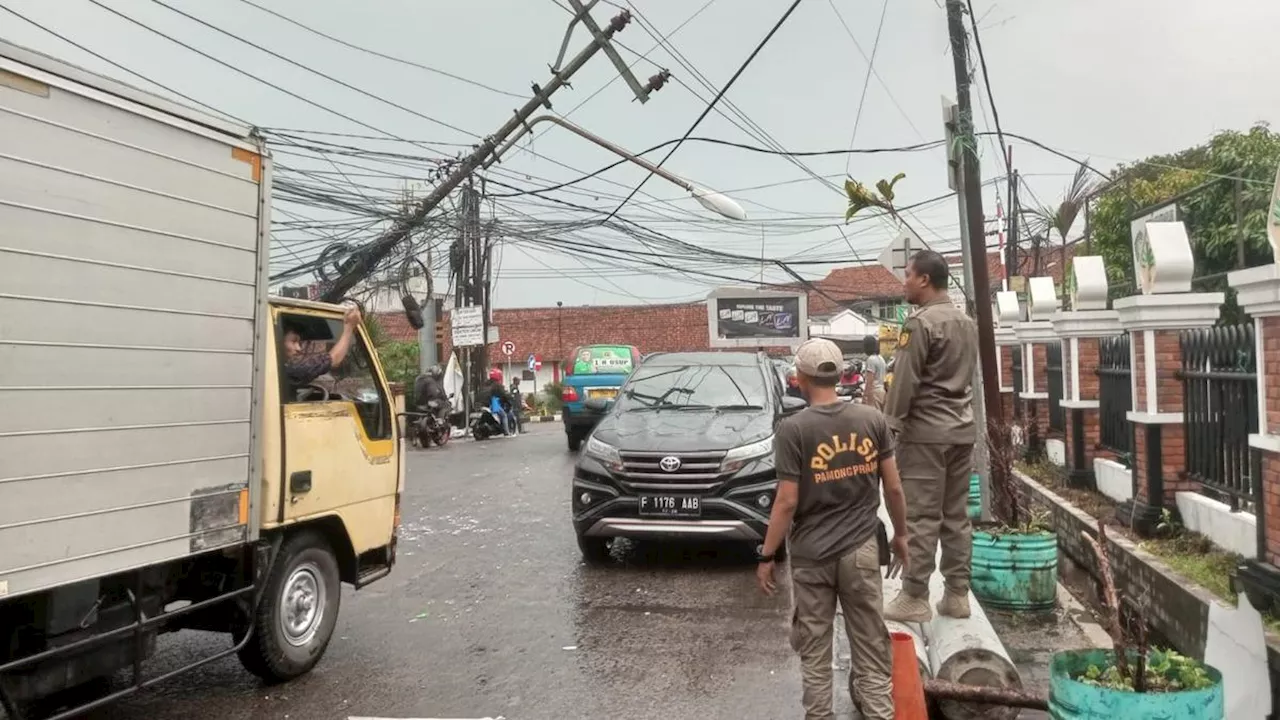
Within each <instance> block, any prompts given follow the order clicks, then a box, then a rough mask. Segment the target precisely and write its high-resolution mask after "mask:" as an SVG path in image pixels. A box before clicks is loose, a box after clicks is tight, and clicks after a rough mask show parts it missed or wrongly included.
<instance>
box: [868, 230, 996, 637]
mask: <svg viewBox="0 0 1280 720" xmlns="http://www.w3.org/2000/svg"><path fill="white" fill-rule="evenodd" d="M949 275H950V272H949V267H948V265H947V261H946V259H945V258H943V257H942V256H941V255H939V254H938V253H936V252H933V251H924V252H919V253H916V254H915V255H914V256H912V258H911V261H910V263H909V264H908V266H907V270H906V278H905V281H904V283H903V286H904V288H903V289H904V291H905V295H906V298H907V301H908V302H910V303H911V304H912V305H915V306H917V310H916V311H915V312H914V313H912V315H911V317H909V318H908V319H907V322H906V325H905V326H904V327H903V329H902V332H901V333H900V334H899V335H898V349H897V352H896V353H895V355H894V356H895V358H896V359H895V361H894V362H895V367H894V376H893V386H892V387H891V388H890V389H889V393H888V398H887V400H886V403H885V415H886V416H887V417H888V420H889V425H890V427H892V428H893V430H894V432H895V433H897V440H898V452H897V457H898V467H899V469H900V472H901V473H902V485H903V488H904V489H905V490H906V493H907V498H908V501H907V532H908V534H909V536H910V541H909V545H910V548H909V553H910V566H909V568H908V569H907V570H905V571H904V572H903V575H902V592H901V593H899V594H898V597H896V598H894V599H893V601H892V602H890V603H889V605H888V606H886V607H885V612H884V615H885V617H886V618H888V619H890V620H897V621H899V622H927V621H928V620H930V619H931V618H932V617H933V611H932V609H931V608H930V607H929V577H930V576H931V575H933V570H934V567H935V565H936V562H935V559H934V558H935V556H936V553H937V548H938V541H939V540H941V541H942V567H941V570H942V577H943V578H944V579H945V580H946V592H945V593H944V594H943V597H942V599H941V601H939V603H938V612H939V613H941V614H943V615H948V616H951V617H959V618H963V617H968V616H969V560H970V555H971V546H970V543H971V542H972V532H971V528H970V525H969V516H968V512H967V508H966V504H967V502H968V496H969V475H970V474H971V473H972V471H973V444H974V442H975V441H976V440H977V438H978V435H977V431H976V428H975V427H974V422H973V371H974V367H975V366H976V364H977V362H978V328H977V326H976V325H975V324H974V322H973V320H971V319H969V317H968V316H967V315H965V314H964V312H963V311H962V310H959V309H958V308H956V307H955V305H954V304H952V301H951V298H950V297H949V296H948V295H947V278H948V277H949ZM979 302H981V300H979Z"/></svg>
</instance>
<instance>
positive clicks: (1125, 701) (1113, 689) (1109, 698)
mask: <svg viewBox="0 0 1280 720" xmlns="http://www.w3.org/2000/svg"><path fill="white" fill-rule="evenodd" d="M1119 657H1120V656H1117V655H1116V653H1115V652H1114V651H1112V650H1096V649H1095V650H1071V651H1067V652H1060V653H1057V654H1055V655H1054V656H1053V659H1052V661H1051V662H1050V665H1049V711H1050V713H1052V715H1053V717H1054V718H1056V720H1103V719H1104V718H1105V719H1106V720H1118V719H1120V718H1123V719H1124V720H1166V719H1171V718H1178V720H1221V718H1222V717H1223V715H1224V709H1223V697H1224V696H1223V687H1222V673H1220V672H1218V670H1217V669H1215V668H1213V667H1210V666H1208V665H1205V664H1204V663H1202V662H1199V661H1197V660H1194V659H1192V658H1189V657H1187V656H1185V655H1180V654H1178V653H1176V652H1174V651H1172V650H1165V651H1161V650H1153V651H1151V652H1149V653H1147V655H1146V656H1145V657H1143V656H1141V655H1139V654H1138V653H1137V652H1133V651H1126V654H1125V656H1124V657H1126V658H1127V661H1126V662H1125V663H1119V662H1117V660H1118V659H1119ZM1139 677H1140V678H1141V680H1140V681H1139V682H1135V678H1139ZM1135 685H1136V687H1135Z"/></svg>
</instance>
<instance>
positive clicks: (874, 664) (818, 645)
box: [791, 535, 893, 720]
mask: <svg viewBox="0 0 1280 720" xmlns="http://www.w3.org/2000/svg"><path fill="white" fill-rule="evenodd" d="M881 585H882V580H881V579H880V551H879V546H878V545H877V544H876V538H875V536H874V535H873V536H872V537H871V539H870V540H868V541H867V542H866V543H864V544H863V545H862V547H860V548H858V549H857V550H854V551H853V552H851V553H848V554H847V555H845V556H844V557H842V558H840V559H839V560H832V561H830V562H827V563H823V564H821V565H816V566H803V567H795V566H793V567H792V568H791V592H792V597H793V599H794V603H795V605H794V608H793V610H792V613H791V648H792V649H793V650H795V651H796V652H797V653H798V654H799V655H800V670H801V676H802V680H803V686H804V717H805V720H834V718H835V715H834V714H833V712H832V696H831V693H832V668H831V646H832V639H833V638H834V632H835V630H834V625H835V615H836V600H837V599H838V600H839V601H840V608H841V611H842V612H843V613H844V629H845V632H846V633H848V635H849V647H850V649H851V650H852V654H853V667H852V669H851V671H850V673H849V693H850V695H851V696H852V697H853V702H854V704H855V705H857V706H858V708H859V709H860V710H861V711H862V715H863V717H864V718H866V719H867V720H893V685H892V676H893V656H892V653H893V651H892V649H891V647H890V644H889V631H888V629H886V628H885V624H884V614H883V613H884V596H883V591H882V587H881Z"/></svg>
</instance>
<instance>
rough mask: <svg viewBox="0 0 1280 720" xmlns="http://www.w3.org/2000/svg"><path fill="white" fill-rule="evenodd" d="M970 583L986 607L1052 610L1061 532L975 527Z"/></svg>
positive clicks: (1017, 609) (1020, 610)
mask: <svg viewBox="0 0 1280 720" xmlns="http://www.w3.org/2000/svg"><path fill="white" fill-rule="evenodd" d="M971 583H972V586H973V594H974V595H976V596H977V598H978V599H979V600H981V601H982V604H983V606H985V607H989V608H995V609H998V610H1011V611H1014V612H1039V611H1044V610H1051V609H1052V608H1053V606H1054V603H1055V601H1056V600H1057V597H1058V536H1057V535H1054V534H1053V533H1047V532H1037V533H1031V534H1026V535H1024V534H1021V533H1005V534H1002V535H994V534H992V533H989V532H986V531H982V530H975V531H974V533H973V578H972V581H971Z"/></svg>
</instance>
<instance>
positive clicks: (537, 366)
mask: <svg viewBox="0 0 1280 720" xmlns="http://www.w3.org/2000/svg"><path fill="white" fill-rule="evenodd" d="M528 366H529V369H530V370H533V371H535V372H536V371H538V370H541V369H542V360H541V359H540V358H539V357H538V356H537V355H530V356H529V363H528Z"/></svg>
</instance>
